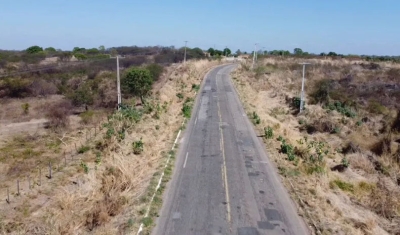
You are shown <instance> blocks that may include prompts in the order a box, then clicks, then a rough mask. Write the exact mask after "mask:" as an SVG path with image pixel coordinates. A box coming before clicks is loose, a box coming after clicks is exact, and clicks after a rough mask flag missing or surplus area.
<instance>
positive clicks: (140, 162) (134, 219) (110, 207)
mask: <svg viewBox="0 0 400 235" xmlns="http://www.w3.org/2000/svg"><path fill="white" fill-rule="evenodd" d="M215 64H216V63H214V62H208V61H198V62H188V63H187V66H186V67H183V66H182V65H180V66H178V67H177V69H176V70H175V71H176V73H169V74H168V73H165V74H164V76H169V77H168V78H167V79H166V78H161V79H160V83H163V85H162V86H159V87H157V88H158V91H157V92H155V93H154V94H153V96H152V99H153V101H152V102H153V103H154V104H159V105H160V106H165V107H166V108H165V109H163V110H162V111H161V112H159V113H158V114H157V115H156V112H158V111H156V110H157V109H154V110H153V111H152V112H150V113H148V114H145V115H144V116H143V117H142V120H140V121H139V123H138V124H136V125H135V124H132V122H126V121H124V120H123V119H119V118H118V117H117V116H112V117H111V119H110V120H109V121H107V122H109V123H112V126H111V127H110V128H112V129H113V130H115V131H117V130H120V128H122V127H123V126H125V128H126V132H125V138H124V139H119V138H117V137H118V136H117V135H112V136H111V137H110V138H103V137H104V136H106V135H107V130H108V127H107V128H103V129H102V130H101V131H98V133H100V134H99V135H98V137H97V138H94V139H92V140H90V141H88V142H86V141H85V133H86V131H87V130H86V128H81V127H80V130H79V129H71V127H70V129H64V130H62V131H61V132H59V134H58V135H57V136H58V137H59V138H60V139H61V140H62V142H60V143H61V144H60V150H59V151H61V152H62V151H64V150H67V151H74V148H75V147H74V144H75V143H78V147H79V146H82V145H87V146H89V147H90V150H89V151H87V152H85V153H84V154H80V155H79V156H80V157H81V158H82V160H81V162H77V163H76V164H74V165H71V166H67V167H65V168H63V170H62V172H60V173H57V174H55V176H54V178H53V179H52V180H51V182H52V183H51V184H46V185H47V186H46V185H43V186H42V187H38V186H35V189H34V190H33V191H32V192H31V193H30V195H29V198H30V199H29V200H28V203H29V205H31V206H30V207H29V213H28V214H27V217H26V218H27V219H22V218H23V217H22V215H23V213H24V211H26V210H23V208H25V207H24V206H23V204H21V203H20V201H19V200H18V198H15V197H12V199H13V202H12V204H10V205H9V206H7V205H6V204H4V205H5V207H2V208H9V207H10V206H12V207H17V208H21V210H20V211H18V212H15V213H12V214H9V215H6V214H5V213H2V214H4V215H6V217H5V218H4V219H2V220H0V232H4V231H8V233H12V234H18V233H24V234H86V233H91V234H126V233H132V232H133V231H134V230H135V229H137V227H138V226H139V223H140V220H141V219H142V218H141V215H140V213H139V211H141V210H142V209H143V208H145V207H146V206H147V203H148V199H149V195H150V194H151V193H153V192H152V191H151V192H150V191H148V189H151V188H152V185H151V183H150V182H151V181H152V179H153V177H154V176H153V175H156V174H158V171H159V169H160V166H162V165H164V161H165V156H166V153H167V152H168V151H169V150H170V147H171V144H172V142H173V139H174V138H175V136H176V131H177V130H178V129H179V127H180V125H181V123H182V120H183V116H182V114H181V109H182V103H181V102H179V100H178V98H177V97H176V96H175V94H176V93H177V92H181V93H182V94H184V96H185V97H194V95H195V94H194V91H192V88H191V87H192V84H200V82H201V80H202V76H201V75H202V74H204V72H205V71H206V70H207V69H208V68H210V67H211V66H214V65H215ZM132 102H133V101H132ZM61 107H65V106H64V105H61ZM61 111H63V110H61ZM64 111H65V110H64ZM61 114H64V113H63V112H61ZM54 116H55V120H56V121H57V120H59V119H61V120H64V119H62V118H59V116H61V117H63V115H54ZM95 122H96V121H95ZM55 123H58V122H55ZM102 123H105V121H104V119H103V121H102ZM56 126H57V125H56ZM156 126H157V127H158V128H156ZM140 138H142V141H143V143H144V151H143V152H142V153H141V154H139V155H135V154H133V149H132V142H134V141H137V140H138V139H140ZM33 144H35V143H33ZM97 153H100V155H99V156H100V162H99V163H96V161H97V159H98V157H97V156H96V154H97ZM56 155H57V156H59V155H58V154H56ZM82 165H85V166H86V167H87V169H88V170H87V173H85V170H84V167H83V166H82ZM0 167H1V165H0ZM24 187H25V186H24ZM0 193H1V195H2V196H3V191H1V192H0ZM24 197H25V194H24ZM2 206H3V204H2ZM2 212H3V211H2ZM25 214H26V212H25Z"/></svg>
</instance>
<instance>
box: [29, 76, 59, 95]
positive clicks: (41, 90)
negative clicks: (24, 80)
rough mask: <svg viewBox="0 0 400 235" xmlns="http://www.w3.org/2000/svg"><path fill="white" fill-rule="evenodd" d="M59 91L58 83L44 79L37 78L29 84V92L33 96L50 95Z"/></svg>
mask: <svg viewBox="0 0 400 235" xmlns="http://www.w3.org/2000/svg"><path fill="white" fill-rule="evenodd" d="M57 91H58V89H57V87H56V85H54V84H53V83H50V82H48V81H46V80H44V79H36V80H34V81H33V82H32V83H31V84H30V85H29V92H30V93H31V94H32V95H33V96H48V95H53V94H56V93H57Z"/></svg>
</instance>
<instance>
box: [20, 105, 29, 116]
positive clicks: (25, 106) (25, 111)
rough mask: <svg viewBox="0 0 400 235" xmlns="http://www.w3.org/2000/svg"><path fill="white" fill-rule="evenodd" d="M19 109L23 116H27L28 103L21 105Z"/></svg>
mask: <svg viewBox="0 0 400 235" xmlns="http://www.w3.org/2000/svg"><path fill="white" fill-rule="evenodd" d="M21 108H22V111H23V113H24V114H25V115H27V114H28V113H29V104H28V103H25V104H22V105H21Z"/></svg>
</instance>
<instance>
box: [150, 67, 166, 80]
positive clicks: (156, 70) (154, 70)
mask: <svg viewBox="0 0 400 235" xmlns="http://www.w3.org/2000/svg"><path fill="white" fill-rule="evenodd" d="M146 69H147V70H148V71H149V72H150V74H151V77H152V78H153V80H154V81H158V79H160V76H161V74H162V73H163V72H164V67H163V66H161V65H159V64H149V65H147V66H146Z"/></svg>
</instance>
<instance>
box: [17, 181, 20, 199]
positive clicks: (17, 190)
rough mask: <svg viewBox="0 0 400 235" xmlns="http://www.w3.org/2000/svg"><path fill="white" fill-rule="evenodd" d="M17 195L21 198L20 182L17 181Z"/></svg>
mask: <svg viewBox="0 0 400 235" xmlns="http://www.w3.org/2000/svg"><path fill="white" fill-rule="evenodd" d="M17 195H18V196H19V195H20V194H19V180H17Z"/></svg>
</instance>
